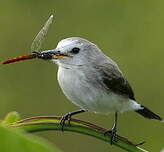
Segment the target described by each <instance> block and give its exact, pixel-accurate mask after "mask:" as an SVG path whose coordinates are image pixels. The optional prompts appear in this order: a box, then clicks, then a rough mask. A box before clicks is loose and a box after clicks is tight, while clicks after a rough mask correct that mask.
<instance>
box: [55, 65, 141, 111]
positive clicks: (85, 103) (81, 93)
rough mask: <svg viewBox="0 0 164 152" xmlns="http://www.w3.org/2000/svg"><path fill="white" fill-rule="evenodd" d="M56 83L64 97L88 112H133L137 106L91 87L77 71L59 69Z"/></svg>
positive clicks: (82, 74)
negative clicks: (57, 82)
mask: <svg viewBox="0 0 164 152" xmlns="http://www.w3.org/2000/svg"><path fill="white" fill-rule="evenodd" d="M58 81H59V85H60V87H61V88H62V90H63V92H64V94H65V95H66V97H67V98H68V99H69V100H70V101H71V102H73V103H74V104H75V105H77V106H79V107H80V108H83V109H85V110H88V111H93V112H98V113H110V112H115V111H126V110H133V109H137V108H138V106H139V104H137V103H136V102H134V101H133V100H130V99H128V98H126V97H123V96H121V95H117V94H115V93H113V92H106V91H104V90H103V89H100V88H97V87H95V85H91V84H90V83H89V81H88V79H87V78H86V75H85V74H84V73H83V72H82V71H81V70H78V69H65V68H63V67H59V70H58Z"/></svg>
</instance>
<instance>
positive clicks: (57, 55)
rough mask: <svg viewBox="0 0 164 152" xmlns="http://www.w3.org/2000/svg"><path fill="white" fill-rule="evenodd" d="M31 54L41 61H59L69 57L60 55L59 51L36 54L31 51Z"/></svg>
mask: <svg viewBox="0 0 164 152" xmlns="http://www.w3.org/2000/svg"><path fill="white" fill-rule="evenodd" d="M33 54H35V55H36V56H37V58H39V59H43V60H51V59H60V58H63V57H70V56H68V55H66V54H63V53H61V52H60V51H59V50H55V49H54V50H46V51H42V52H37V51H33Z"/></svg>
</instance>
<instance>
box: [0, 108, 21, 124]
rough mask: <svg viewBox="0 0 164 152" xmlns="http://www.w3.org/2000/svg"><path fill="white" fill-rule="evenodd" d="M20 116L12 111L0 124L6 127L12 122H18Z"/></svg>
mask: <svg viewBox="0 0 164 152" xmlns="http://www.w3.org/2000/svg"><path fill="white" fill-rule="evenodd" d="M20 118H21V117H20V115H19V113H18V112H16V111H12V112H9V113H8V114H7V115H6V117H5V119H4V120H3V121H2V122H1V123H2V124H3V125H8V124H10V123H13V122H15V121H18V120H20Z"/></svg>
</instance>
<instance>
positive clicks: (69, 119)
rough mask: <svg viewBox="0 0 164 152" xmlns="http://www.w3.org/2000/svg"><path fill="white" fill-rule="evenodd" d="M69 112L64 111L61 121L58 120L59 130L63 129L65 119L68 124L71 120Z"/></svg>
mask: <svg viewBox="0 0 164 152" xmlns="http://www.w3.org/2000/svg"><path fill="white" fill-rule="evenodd" d="M71 116H72V115H71V113H70V112H69V113H66V114H65V115H64V116H62V118H61V121H60V125H61V130H62V131H64V130H63V128H64V126H65V121H66V120H68V124H69V125H70V121H71Z"/></svg>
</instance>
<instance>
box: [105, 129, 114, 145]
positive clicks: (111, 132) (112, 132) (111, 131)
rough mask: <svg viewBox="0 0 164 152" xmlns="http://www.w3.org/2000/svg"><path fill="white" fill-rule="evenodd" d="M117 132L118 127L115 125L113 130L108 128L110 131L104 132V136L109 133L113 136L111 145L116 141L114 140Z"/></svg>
mask: <svg viewBox="0 0 164 152" xmlns="http://www.w3.org/2000/svg"><path fill="white" fill-rule="evenodd" d="M116 132H117V130H116V128H115V127H114V128H112V130H108V131H106V132H105V133H104V136H106V135H108V134H109V135H110V136H111V137H110V144H111V145H112V144H113V142H114V140H115V137H116Z"/></svg>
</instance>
